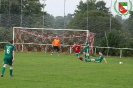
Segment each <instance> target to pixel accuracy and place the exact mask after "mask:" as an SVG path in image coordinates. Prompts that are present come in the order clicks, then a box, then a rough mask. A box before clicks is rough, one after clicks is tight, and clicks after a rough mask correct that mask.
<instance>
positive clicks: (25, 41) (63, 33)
mask: <svg viewBox="0 0 133 88" xmlns="http://www.w3.org/2000/svg"><path fill="white" fill-rule="evenodd" d="M13 34H14V44H15V46H16V50H17V51H28V52H29V51H35V52H41V51H46V52H50V51H51V44H52V41H53V39H54V38H55V36H59V39H60V41H61V44H62V46H61V52H70V46H72V45H73V44H74V43H79V44H83V43H84V42H85V38H86V37H87V36H88V35H89V38H90V42H91V46H93V43H94V36H95V33H91V32H90V33H89V34H88V31H87V30H73V29H48V28H14V31H13ZM92 51H93V49H91V52H92Z"/></svg>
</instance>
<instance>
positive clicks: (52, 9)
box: [41, 0, 129, 18]
mask: <svg viewBox="0 0 133 88" xmlns="http://www.w3.org/2000/svg"><path fill="white" fill-rule="evenodd" d="M64 1H65V15H67V14H68V13H70V14H73V13H74V11H75V10H76V9H77V6H76V5H79V2H80V0H45V4H46V7H45V9H44V10H45V11H47V12H48V13H49V14H51V15H53V16H64ZM82 1H83V2H86V1H87V0H82ZM97 1H98V0H97ZM104 1H105V2H106V7H110V6H111V7H112V8H111V12H112V13H113V14H114V15H116V14H117V13H116V12H115V11H114V2H115V1H116V0H104ZM111 1H112V5H111ZM117 1H118V2H121V1H129V0H117ZM41 3H44V2H43V0H41ZM128 16H129V15H127V16H125V17H123V18H127V17H128Z"/></svg>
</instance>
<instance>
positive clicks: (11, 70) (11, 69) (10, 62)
mask: <svg viewBox="0 0 133 88" xmlns="http://www.w3.org/2000/svg"><path fill="white" fill-rule="evenodd" d="M12 64H13V62H12V59H10V61H9V65H10V69H9V72H10V76H11V77H12V76H13V75H12V72H13V67H12Z"/></svg>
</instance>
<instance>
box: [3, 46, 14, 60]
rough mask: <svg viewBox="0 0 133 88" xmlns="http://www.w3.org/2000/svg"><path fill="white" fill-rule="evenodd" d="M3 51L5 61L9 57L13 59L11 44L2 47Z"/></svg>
mask: <svg viewBox="0 0 133 88" xmlns="http://www.w3.org/2000/svg"><path fill="white" fill-rule="evenodd" d="M4 50H5V59H8V58H10V57H13V55H12V54H13V51H14V46H13V45H12V44H6V46H5V47H4Z"/></svg>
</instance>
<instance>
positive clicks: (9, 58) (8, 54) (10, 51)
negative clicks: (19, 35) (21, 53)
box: [1, 41, 15, 77]
mask: <svg viewBox="0 0 133 88" xmlns="http://www.w3.org/2000/svg"><path fill="white" fill-rule="evenodd" d="M12 43H13V41H9V43H8V44H6V45H5V47H4V52H5V54H4V59H3V67H2V72H1V77H3V76H4V72H5V69H6V66H7V65H9V66H10V76H11V77H12V76H13V75H12V72H13V67H12V64H13V61H14V53H15V52H14V46H13V45H12Z"/></svg>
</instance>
